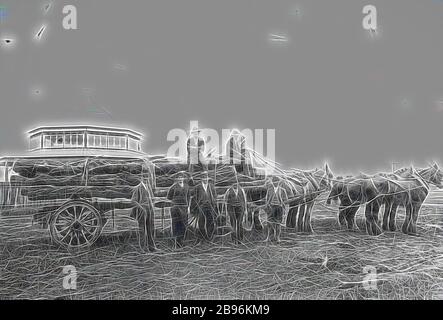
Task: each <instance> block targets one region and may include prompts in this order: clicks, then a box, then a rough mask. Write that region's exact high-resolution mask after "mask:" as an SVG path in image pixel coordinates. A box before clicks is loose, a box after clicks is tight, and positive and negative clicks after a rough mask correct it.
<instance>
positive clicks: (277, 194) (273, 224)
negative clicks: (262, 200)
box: [266, 177, 288, 242]
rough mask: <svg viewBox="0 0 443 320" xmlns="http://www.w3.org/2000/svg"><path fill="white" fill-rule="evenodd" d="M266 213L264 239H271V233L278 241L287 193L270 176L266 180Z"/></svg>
mask: <svg viewBox="0 0 443 320" xmlns="http://www.w3.org/2000/svg"><path fill="white" fill-rule="evenodd" d="M266 189H267V192H266V213H267V218H268V236H267V238H266V241H269V240H271V233H272V234H273V235H274V238H275V240H276V241H277V242H280V233H281V224H282V222H283V213H284V211H285V209H286V207H287V202H288V194H287V192H286V190H285V189H284V188H283V187H282V186H281V184H280V183H279V182H278V180H277V181H275V182H274V181H273V179H272V177H269V178H268V180H267V188H266Z"/></svg>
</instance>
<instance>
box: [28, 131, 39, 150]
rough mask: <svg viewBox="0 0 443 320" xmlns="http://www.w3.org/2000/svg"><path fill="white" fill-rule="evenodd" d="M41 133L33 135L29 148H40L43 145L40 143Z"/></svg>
mask: <svg viewBox="0 0 443 320" xmlns="http://www.w3.org/2000/svg"><path fill="white" fill-rule="evenodd" d="M41 137H42V136H41V135H40V134H39V135H37V136H34V137H32V138H31V139H30V140H29V149H31V150H34V149H39V148H41V145H40V139H41Z"/></svg>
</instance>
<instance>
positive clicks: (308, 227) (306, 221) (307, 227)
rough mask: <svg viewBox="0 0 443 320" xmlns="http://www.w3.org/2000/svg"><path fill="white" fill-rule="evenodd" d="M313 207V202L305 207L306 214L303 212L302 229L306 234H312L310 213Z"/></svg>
mask: <svg viewBox="0 0 443 320" xmlns="http://www.w3.org/2000/svg"><path fill="white" fill-rule="evenodd" d="M313 207H314V202H313V201H312V202H310V203H309V204H308V205H307V207H306V209H307V210H306V212H305V219H304V227H305V230H304V231H306V232H308V233H312V226H311V213H312V209H313Z"/></svg>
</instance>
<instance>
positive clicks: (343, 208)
mask: <svg viewBox="0 0 443 320" xmlns="http://www.w3.org/2000/svg"><path fill="white" fill-rule="evenodd" d="M389 190H390V184H389V182H388V180H387V179H386V178H384V177H383V176H381V175H373V176H368V175H365V174H360V175H358V176H355V177H346V178H342V179H337V180H336V181H335V182H334V183H333V186H332V189H331V192H330V194H329V196H328V199H327V200H326V203H327V204H330V203H331V200H336V199H338V200H340V206H339V213H338V220H339V223H340V225H341V226H346V225H347V227H348V229H350V230H354V229H356V226H355V214H356V213H357V211H358V209H359V208H360V206H362V205H364V206H365V218H366V231H367V233H368V234H369V235H379V234H380V233H381V232H382V231H381V228H380V226H379V222H378V213H379V210H380V206H381V205H382V203H383V195H384V194H387V193H389Z"/></svg>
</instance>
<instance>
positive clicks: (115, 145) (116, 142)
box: [108, 136, 126, 149]
mask: <svg viewBox="0 0 443 320" xmlns="http://www.w3.org/2000/svg"><path fill="white" fill-rule="evenodd" d="M108 147H109V148H110V149H126V137H116V136H109V137H108Z"/></svg>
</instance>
